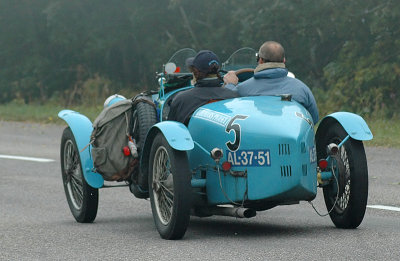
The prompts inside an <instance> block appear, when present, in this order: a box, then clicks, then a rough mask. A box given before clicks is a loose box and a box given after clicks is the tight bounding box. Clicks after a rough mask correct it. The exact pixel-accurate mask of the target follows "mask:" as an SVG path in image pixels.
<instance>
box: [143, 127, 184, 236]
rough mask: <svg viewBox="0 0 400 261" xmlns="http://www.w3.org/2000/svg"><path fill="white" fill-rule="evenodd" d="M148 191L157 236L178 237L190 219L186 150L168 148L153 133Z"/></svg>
mask: <svg viewBox="0 0 400 261" xmlns="http://www.w3.org/2000/svg"><path fill="white" fill-rule="evenodd" d="M149 165H150V166H149V191H150V200H151V209H152V212H153V218H154V223H155V225H156V227H157V230H158V232H159V233H160V236H161V237H162V238H165V239H180V238H182V237H183V236H184V234H185V232H186V229H187V226H188V224H189V219H190V207H191V185H190V180H191V175H190V171H189V164H188V159H187V155H186V152H184V151H177V150H174V149H173V148H171V147H170V146H169V144H168V142H167V141H166V139H165V138H164V136H163V135H162V133H159V134H157V136H156V137H155V139H154V141H153V145H152V148H151V152H150V164H149Z"/></svg>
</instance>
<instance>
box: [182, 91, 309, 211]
mask: <svg viewBox="0 0 400 261" xmlns="http://www.w3.org/2000/svg"><path fill="white" fill-rule="evenodd" d="M189 130H190V133H191V134H192V138H193V140H194V141H195V149H194V150H193V151H191V152H189V158H190V163H191V168H192V169H193V170H194V172H195V173H196V174H195V176H194V178H197V179H200V178H206V193H207V198H208V202H209V203H210V204H225V203H230V201H231V200H232V201H236V202H241V201H242V200H243V198H245V200H248V201H255V200H266V201H271V202H277V203H282V204H283V203H286V202H292V201H299V200H310V199H313V198H314V197H315V195H316V192H317V177H316V155H315V145H314V128H313V124H312V122H311V116H310V115H309V113H308V112H307V111H306V110H305V109H304V108H303V107H302V106H301V105H299V104H298V103H296V102H294V101H283V100H281V98H280V97H265V96H264V97H262V96H258V97H246V98H236V99H233V100H226V101H220V102H216V103H212V104H208V105H205V106H203V107H201V108H199V109H198V110H197V111H196V112H195V113H194V114H193V116H192V119H191V120H190V124H189ZM213 148H220V149H222V150H223V152H224V156H223V158H222V159H221V163H223V162H225V161H228V162H230V163H231V164H232V170H233V171H235V174H234V175H235V176H236V177H235V176H233V175H231V174H228V173H226V172H223V171H222V170H220V172H219V173H218V170H217V169H215V165H216V164H215V162H214V161H213V160H212V159H211V157H210V156H209V154H207V153H206V151H211V150H212V149H213ZM221 186H222V189H221Z"/></svg>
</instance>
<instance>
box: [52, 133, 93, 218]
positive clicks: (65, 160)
mask: <svg viewBox="0 0 400 261" xmlns="http://www.w3.org/2000/svg"><path fill="white" fill-rule="evenodd" d="M60 152H61V153H60V154H61V175H62V180H63V184H64V191H65V195H66V197H67V201H68V205H69V208H70V210H71V213H72V215H73V216H74V218H75V219H76V221H78V222H80V223H91V222H93V220H94V219H95V218H96V215H97V208H98V203H99V191H98V189H95V188H92V187H91V186H89V185H88V184H87V182H86V180H85V178H84V177H83V173H82V166H81V160H80V157H79V151H78V149H77V146H76V142H75V138H74V135H73V134H72V131H71V129H70V128H69V127H68V128H66V129H65V130H64V132H63V134H62V138H61V151H60Z"/></svg>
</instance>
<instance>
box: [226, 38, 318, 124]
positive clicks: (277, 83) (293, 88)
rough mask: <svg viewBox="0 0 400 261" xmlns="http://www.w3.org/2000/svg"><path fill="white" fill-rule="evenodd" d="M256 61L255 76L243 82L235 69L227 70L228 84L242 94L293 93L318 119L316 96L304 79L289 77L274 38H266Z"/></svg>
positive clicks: (278, 45) (296, 99)
mask: <svg viewBox="0 0 400 261" xmlns="http://www.w3.org/2000/svg"><path fill="white" fill-rule="evenodd" d="M257 62H258V66H257V67H256V69H255V70H254V77H252V78H250V79H248V80H247V81H244V82H242V83H240V84H238V77H237V76H236V74H235V72H234V71H229V72H228V73H227V74H225V76H224V82H225V84H226V85H225V87H226V88H228V89H231V90H234V91H236V92H237V93H238V94H239V95H240V96H261V95H281V94H291V95H292V98H293V100H295V101H297V102H298V103H300V104H302V105H303V106H304V107H305V108H306V109H307V110H308V112H309V113H310V114H311V117H312V119H313V121H314V123H317V122H318V108H317V103H316V102H315V98H314V96H313V94H312V92H311V90H310V89H309V88H308V87H307V85H305V84H304V83H303V82H302V81H300V80H298V79H295V78H292V77H288V70H287V69H286V67H285V62H286V60H285V50H284V49H283V47H282V45H281V44H279V43H277V42H273V41H267V42H265V43H264V44H263V45H261V47H260V50H259V52H258V55H257Z"/></svg>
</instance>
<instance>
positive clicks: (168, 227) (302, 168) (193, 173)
mask: <svg viewBox="0 0 400 261" xmlns="http://www.w3.org/2000/svg"><path fill="white" fill-rule="evenodd" d="M195 54H196V52H195V51H194V50H192V49H183V50H180V51H178V52H177V53H175V54H174V55H173V56H172V58H171V59H170V60H169V61H168V63H166V64H165V65H164V66H163V70H162V73H160V74H158V80H159V88H158V90H157V91H148V92H144V93H142V94H140V95H138V96H137V97H135V101H136V102H134V113H133V116H132V117H133V119H132V120H133V122H134V124H133V126H134V127H133V128H132V136H133V137H134V138H135V141H136V143H137V146H138V150H139V154H140V164H139V169H137V171H135V172H133V173H132V175H131V176H130V177H129V179H126V180H124V182H125V183H122V184H123V185H125V184H126V185H127V186H129V187H130V190H131V192H132V193H133V194H134V195H135V196H136V197H138V198H150V201H151V207H152V212H153V217H154V221H155V225H156V227H157V230H158V232H159V233H160V235H161V237H162V238H166V239H179V238H181V237H183V235H184V234H185V232H186V229H187V226H188V224H189V220H190V215H195V216H200V217H207V216H212V215H225V216H234V217H242V218H249V217H253V216H255V215H256V212H257V211H263V210H267V209H270V208H273V207H276V206H279V205H289V204H298V203H299V202H300V201H312V200H313V199H314V198H315V197H316V194H317V188H318V187H322V188H323V193H324V199H325V203H326V207H327V210H328V212H329V215H330V217H331V219H332V221H333V223H334V224H335V225H336V226H337V227H340V228H356V227H358V226H359V225H360V223H361V222H362V220H363V218H364V213H365V209H366V204H367V197H368V169H367V160H366V156H365V151H364V147H363V142H362V141H363V140H370V139H372V133H371V131H370V129H369V128H368V125H367V124H366V122H365V121H364V120H363V119H362V118H361V117H360V116H358V115H355V114H353V113H349V112H336V113H333V114H330V115H328V116H326V117H324V118H323V119H322V120H321V121H320V123H319V126H318V129H317V131H316V132H315V130H314V124H313V121H312V119H311V116H310V114H309V112H308V111H307V110H306V109H305V108H304V107H303V106H301V105H300V104H299V103H297V102H296V101H294V100H292V99H291V95H290V94H286V95H279V96H257V97H241V98H235V99H229V100H221V101H216V102H212V103H209V104H206V105H204V106H201V107H200V108H198V109H197V110H196V111H195V112H194V113H193V115H192V117H191V119H190V121H189V123H188V126H185V125H184V124H182V123H179V122H174V121H168V112H169V105H170V101H171V99H172V98H173V97H174V95H175V94H177V93H178V92H180V91H182V90H185V89H189V88H193V86H192V84H191V80H192V75H191V74H190V73H189V72H188V71H187V69H186V67H185V61H186V59H187V58H189V57H193V56H195ZM254 67H255V52H254V50H252V49H250V48H242V49H240V50H238V51H237V52H235V53H234V54H233V55H232V56H231V57H230V58H229V59H228V60H227V61H226V62H225V63H224V64H223V70H222V73H223V72H226V71H227V70H236V72H237V74H238V76H239V79H240V81H244V80H246V79H248V78H250V77H252V75H253V69H254ZM121 99H122V98H121V97H119V96H115V97H112V98H111V100H109V104H112V103H115V102H118V101H119V100H121ZM59 117H60V118H62V119H64V120H65V121H66V122H67V123H68V125H69V126H68V127H67V128H66V129H65V131H64V133H63V137H62V141H61V169H62V177H63V182H64V188H65V193H66V196H67V200H68V203H69V207H70V209H71V212H72V214H73V216H74V217H75V219H76V220H77V221H78V222H92V221H93V220H94V219H95V217H96V214H97V207H98V189H99V188H103V187H109V186H121V185H119V184H121V183H117V184H116V185H115V184H111V185H110V184H109V183H104V179H103V177H102V176H101V175H100V174H99V173H96V172H94V168H93V161H92V157H91V153H90V146H89V147H87V144H88V143H89V139H90V135H91V132H92V130H93V128H92V123H91V121H90V120H89V119H88V118H87V117H85V116H84V115H82V114H79V113H77V112H74V111H70V110H63V111H61V112H60V113H59Z"/></svg>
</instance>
